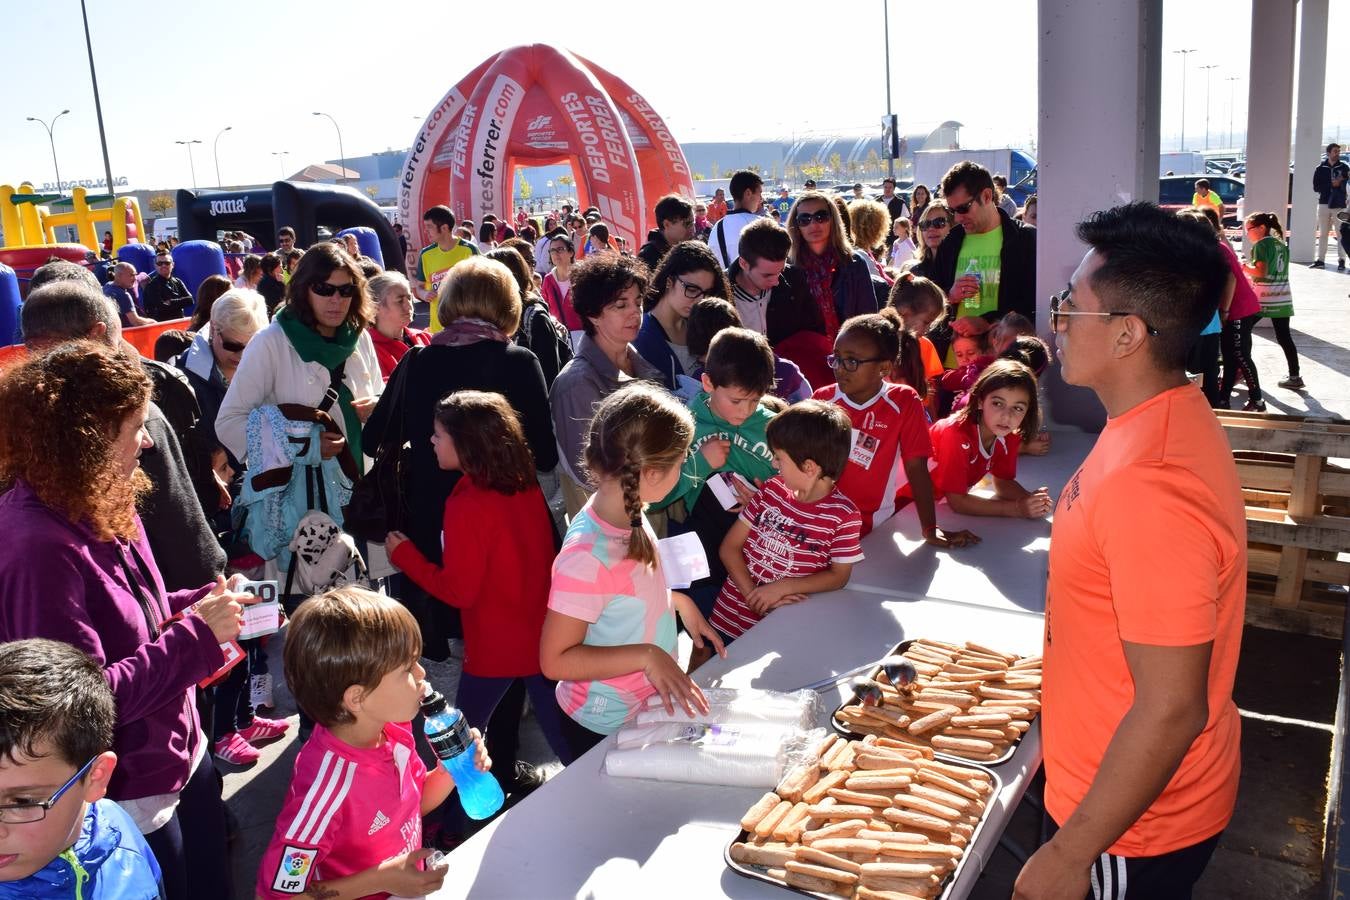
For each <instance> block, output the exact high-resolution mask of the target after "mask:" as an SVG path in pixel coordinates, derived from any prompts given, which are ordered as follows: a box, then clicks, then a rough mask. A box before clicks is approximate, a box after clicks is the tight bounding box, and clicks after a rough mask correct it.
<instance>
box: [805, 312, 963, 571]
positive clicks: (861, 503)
mask: <svg viewBox="0 0 1350 900" xmlns="http://www.w3.org/2000/svg"><path fill="white" fill-rule="evenodd" d="M903 327H904V325H903V322H902V321H901V319H900V316H899V314H898V313H897V312H896V311H895V310H894V309H891V308H889V307H887V308H886V309H883V310H882V311H881V312H880V313H869V314H866V315H861V316H854V317H853V318H851V319H849V320H848V321H847V322H845V323H844V324H843V326H842V327H841V328H840V329H839V336H838V337H836V338H835V341H834V353H833V354H831V355H830V357H829V358H828V359H827V360H826V362H827V363H828V364H829V366H830V368H832V369H834V380H835V385H834V386H833V387H829V386H826V387H823V388H821V389H820V390H818V391H816V393H815V397H814V398H815V399H816V400H824V401H826V402H827V403H835V404H837V405H838V406H839V407H840V408H841V409H843V411H844V413H845V415H847V416H848V418H849V421H850V422H851V423H852V425H853V446H852V450H851V451H850V452H849V458H848V465H846V466H845V467H844V474H843V475H842V476H841V477H840V479H839V489H840V490H841V491H843V492H844V494H845V495H846V496H847V497H848V498H849V499H850V500H852V501H853V502H854V504H856V505H857V507H858V510H859V511H860V512H861V513H862V521H863V534H864V535H866V534H867V533H868V532H870V531H871V530H872V529H873V528H874V527H875V526H876V525H877V524H878V523H880V522H883V521H885V520H886V519H888V518H890V517H891V516H892V515H894V514H895V512H896V510H898V509H899V508H900V502H899V499H900V498H899V491H900V488H901V487H902V486H903V485H905V484H909V485H911V487H912V494H913V497H914V502H915V503H916V504H917V507H918V508H917V512H918V515H919V524H920V526H921V527H922V529H923V538H924V540H925V541H927V542H928V543H930V544H933V545H934V546H938V547H964V546H966V545H967V544H971V543H974V542H976V541H978V540H979V538H977V537H976V536H975V535H973V534H971V533H970V532H968V531H953V532H944V531H943V530H942V529H940V528H938V526H937V516H936V514H935V513H934V511H933V483H932V481H931V480H929V477H928V458H929V457H930V456H932V454H933V447H932V443H931V442H930V440H929V437H928V420H927V417H926V416H925V415H924V411H923V403H922V401H920V399H919V395H918V393H916V392H915V390H914V388H912V387H910V386H909V385H907V384H892V383H890V382H888V381H887V380H886V376H887V375H889V374H890V373H891V370H892V368H893V367H894V366H895V363H896V359H897V357H898V356H899V354H900V331H901V329H902V328H903ZM902 470H903V471H902Z"/></svg>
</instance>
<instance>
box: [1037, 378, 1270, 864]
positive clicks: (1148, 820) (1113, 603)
mask: <svg viewBox="0 0 1350 900" xmlns="http://www.w3.org/2000/svg"><path fill="white" fill-rule="evenodd" d="M1246 599H1247V525H1246V518H1245V513H1244V509H1243V501H1242V488H1241V486H1240V485H1239V482H1238V477H1237V468H1236V466H1235V465H1234V464H1233V451H1232V450H1231V449H1230V447H1229V446H1228V441H1227V439H1226V438H1225V437H1224V434H1223V429H1222V428H1221V427H1220V426H1219V423H1218V420H1217V419H1215V417H1214V413H1213V411H1212V410H1211V409H1210V408H1209V404H1208V403H1206V402H1205V398H1204V395H1202V394H1201V393H1200V390H1199V388H1196V387H1195V386H1193V385H1184V386H1182V387H1178V388H1174V389H1172V390H1169V391H1164V392H1163V393H1161V394H1159V395H1158V396H1156V397H1153V398H1151V399H1149V400H1146V401H1145V402H1143V403H1141V404H1139V405H1138V406H1136V407H1135V408H1134V409H1131V410H1129V411H1128V412H1126V413H1124V414H1123V415H1120V416H1117V417H1116V418H1114V419H1111V420H1109V421H1108V422H1107V424H1106V428H1105V429H1103V430H1102V433H1101V435H1100V436H1099V437H1098V439H1097V444H1096V446H1095V447H1093V448H1092V452H1091V453H1089V454H1088V457H1087V459H1086V460H1084V461H1083V465H1082V466H1081V467H1080V468H1079V470H1078V472H1077V473H1075V474H1074V476H1073V478H1072V479H1070V481H1069V483H1068V484H1067V485H1066V486H1065V488H1064V492H1063V493H1062V494H1060V497H1059V503H1058V505H1057V506H1056V508H1055V519H1054V528H1053V531H1052V532H1051V542H1050V583H1049V587H1048V589H1047V592H1046V601H1045V675H1044V684H1043V690H1042V698H1041V702H1042V704H1043V708H1042V715H1041V733H1042V735H1043V740H1044V747H1045V778H1046V783H1045V808H1046V810H1047V811H1048V812H1049V813H1050V815H1051V816H1053V817H1054V819H1055V821H1057V822H1059V823H1061V824H1063V823H1064V822H1065V821H1067V820H1068V818H1069V816H1070V815H1072V814H1073V812H1074V810H1075V809H1077V807H1078V804H1079V803H1080V802H1082V800H1083V797H1084V795H1085V794H1086V793H1087V791H1088V788H1089V787H1090V786H1091V784H1092V781H1093V779H1094V778H1096V776H1097V771H1098V768H1099V766H1100V764H1101V760H1102V757H1103V756H1104V755H1105V753H1106V748H1107V745H1108V744H1109V743H1110V742H1111V738H1112V737H1113V736H1114V735H1115V732H1116V728H1117V727H1118V725H1119V724H1120V720H1121V718H1122V717H1124V715H1125V713H1126V712H1128V711H1129V708H1130V706H1131V704H1132V703H1133V702H1134V682H1133V680H1132V678H1131V676H1130V670H1129V667H1128V666H1127V665H1126V662H1125V651H1124V647H1123V645H1122V642H1123V641H1129V642H1130V643H1135V644H1149V645H1153V646H1163V647H1189V646H1194V645H1196V644H1204V643H1208V642H1210V641H1212V642H1213V643H1214V647H1213V652H1212V655H1211V657H1210V664H1209V695H1208V696H1209V721H1208V722H1206V723H1205V728H1204V731H1202V732H1201V733H1200V735H1199V737H1197V738H1196V739H1195V742H1194V743H1192V744H1191V746H1190V749H1188V750H1187V751H1186V756H1185V757H1184V758H1183V759H1182V761H1181V765H1180V766H1179V767H1178V769H1177V771H1176V773H1175V774H1174V775H1173V776H1172V780H1171V781H1170V782H1168V784H1167V787H1165V788H1164V789H1163V792H1162V794H1160V795H1159V796H1158V798H1157V799H1156V800H1154V801H1153V804H1152V805H1151V806H1150V807H1149V808H1148V809H1147V810H1146V811H1145V812H1144V814H1143V815H1142V816H1140V817H1139V819H1138V821H1136V822H1135V823H1134V824H1133V825H1131V826H1130V828H1129V830H1128V831H1126V832H1125V834H1123V835H1122V836H1121V837H1120V839H1119V840H1118V841H1116V843H1114V844H1112V845H1111V848H1110V852H1111V853H1113V854H1116V855H1119V856H1127V857H1138V856H1157V855H1159V854H1163V853H1170V852H1171V851H1173V850H1179V849H1181V848H1183V847H1188V846H1190V845H1192V844H1196V843H1199V842H1200V841H1203V840H1205V839H1207V838H1209V837H1211V836H1213V835H1215V834H1217V833H1218V832H1219V831H1221V830H1222V829H1223V828H1224V827H1225V826H1226V825H1227V824H1228V820H1229V819H1230V818H1231V817H1232V813H1233V804H1234V802H1235V800H1236V798H1237V788H1238V770H1239V766H1240V762H1241V760H1240V754H1239V749H1240V748H1239V730H1240V729H1239V722H1238V711H1237V707H1236V706H1235V705H1234V704H1233V677H1234V674H1235V672H1236V671H1237V662H1238V651H1239V648H1240V644H1241V640H1242V617H1243V608H1244V606H1245V604H1246Z"/></svg>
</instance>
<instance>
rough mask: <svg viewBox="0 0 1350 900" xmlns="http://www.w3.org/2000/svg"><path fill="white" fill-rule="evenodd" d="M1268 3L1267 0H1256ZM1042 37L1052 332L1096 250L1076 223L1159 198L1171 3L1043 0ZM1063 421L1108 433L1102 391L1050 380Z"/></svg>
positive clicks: (1046, 268) (1053, 405) (1041, 245)
mask: <svg viewBox="0 0 1350 900" xmlns="http://www.w3.org/2000/svg"><path fill="white" fill-rule="evenodd" d="M1256 2H1258V3H1260V2H1264V0H1256ZM1037 8H1038V14H1039V20H1038V23H1037V29H1038V32H1039V35H1040V38H1039V42H1040V47H1039V51H1040V52H1039V55H1040V68H1039V77H1040V87H1039V109H1040V112H1039V118H1040V122H1039V128H1040V136H1039V139H1038V141H1037V148H1038V150H1039V153H1040V155H1039V158H1038V159H1037V161H1036V162H1037V166H1038V170H1039V171H1038V185H1037V191H1038V195H1039V202H1038V207H1037V215H1036V218H1037V222H1038V223H1039V224H1038V227H1037V234H1036V242H1037V259H1036V292H1037V307H1036V325H1037V328H1038V330H1039V331H1040V333H1041V336H1042V337H1044V338H1046V339H1047V340H1052V339H1053V335H1052V334H1050V295H1051V294H1053V293H1055V292H1057V291H1060V290H1062V289H1063V288H1064V287H1065V285H1066V284H1067V283H1068V280H1069V276H1070V275H1072V274H1073V270H1074V269H1075V268H1077V266H1078V263H1079V262H1080V261H1081V260H1082V258H1083V254H1084V252H1086V248H1085V247H1084V246H1083V244H1081V243H1080V242H1079V241H1078V239H1077V238H1075V237H1074V226H1075V225H1076V224H1077V223H1078V222H1079V221H1080V220H1082V219H1084V218H1086V217H1087V216H1088V215H1090V214H1091V213H1093V212H1095V211H1097V210H1099V209H1106V208H1109V207H1112V206H1118V205H1120V204H1122V203H1128V202H1131V201H1134V200H1147V201H1151V202H1157V200H1158V129H1159V117H1160V103H1161V80H1162V0H1124V2H1122V0H1038V4H1037ZM1044 383H1045V392H1046V399H1047V401H1048V405H1049V412H1050V415H1051V418H1052V419H1053V420H1054V422H1055V423H1056V424H1058V425H1067V426H1074V427H1078V428H1083V429H1085V430H1091V431H1096V430H1100V428H1101V427H1102V425H1103V424H1104V423H1105V421H1106V412H1105V410H1103V409H1102V406H1101V404H1100V403H1099V402H1098V401H1097V398H1096V395H1095V394H1093V393H1092V392H1091V391H1088V390H1086V389H1083V388H1075V387H1072V386H1070V385H1067V384H1065V383H1064V382H1063V381H1061V380H1060V378H1059V367H1058V366H1053V367H1052V368H1051V369H1050V370H1049V371H1047V373H1046V377H1045V380H1044Z"/></svg>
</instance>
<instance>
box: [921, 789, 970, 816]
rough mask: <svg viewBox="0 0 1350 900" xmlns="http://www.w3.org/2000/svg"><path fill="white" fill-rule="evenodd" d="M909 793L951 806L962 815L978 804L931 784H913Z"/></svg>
mask: <svg viewBox="0 0 1350 900" xmlns="http://www.w3.org/2000/svg"><path fill="white" fill-rule="evenodd" d="M909 792H910V793H911V794H912V795H914V796H915V797H924V798H925V799H928V800H932V801H933V802H934V803H941V804H942V805H943V806H950V807H951V808H952V809H954V810H956V811H957V812H961V813H966V812H970V808H971V807H972V806H974V805H975V803H976V802H977V801H975V800H972V799H970V798H969V797H962V796H961V795H960V794H953V793H952V792H951V791H944V790H943V789H942V788H939V787H934V786H932V785H930V784H911V785H910V786H909Z"/></svg>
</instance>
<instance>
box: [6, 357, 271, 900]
mask: <svg viewBox="0 0 1350 900" xmlns="http://www.w3.org/2000/svg"><path fill="white" fill-rule="evenodd" d="M149 401H150V379H149V378H148V377H147V376H146V375H145V373H144V371H143V370H142V368H141V365H140V363H139V362H138V361H137V360H136V359H134V358H130V357H125V356H122V355H120V354H119V353H118V352H117V351H116V350H114V349H112V348H110V347H107V346H104V345H101V344H95V343H92V342H89V341H77V342H73V343H69V344H63V345H60V346H59V347H57V348H56V349H55V350H53V351H51V352H50V353H48V354H46V355H42V356H34V357H30V358H29V359H28V360H27V361H25V362H23V363H22V364H19V365H16V366H14V367H13V368H11V369H9V370H8V371H6V372H5V373H4V374H3V376H0V409H3V410H4V411H5V415H4V416H3V417H0V486H3V489H4V493H3V494H0V533H3V534H5V535H7V536H8V538H7V540H5V541H3V542H0V597H3V598H4V603H3V604H0V641H15V640H22V639H24V638H36V637H42V638H51V639H53V640H58V641H64V642H65V643H68V644H71V645H73V646H75V647H77V648H79V649H80V650H83V651H84V652H86V653H88V654H89V655H90V656H92V657H93V658H94V659H95V660H97V661H98V662H99V664H100V665H101V666H102V667H103V671H104V673H105V675H106V676H107V679H108V683H109V685H110V686H111V688H112V692H113V696H114V698H115V699H116V701H117V728H116V731H115V733H114V738H113V750H114V751H115V752H116V753H117V771H116V772H115V773H114V774H113V776H112V779H111V781H110V782H109V785H108V796H109V797H110V798H112V799H114V800H116V801H117V802H118V804H119V805H121V806H122V807H123V808H124V809H125V810H126V811H127V812H128V813H129V814H130V815H131V817H132V818H133V819H134V820H135V821H136V824H137V826H139V827H140V829H141V831H142V832H143V833H144V834H145V836H146V840H147V841H148V842H149V844H150V846H151V848H152V849H153V850H154V851H155V856H156V858H157V859H158V860H159V863H160V867H161V868H162V870H163V876H164V886H165V889H166V891H167V895H168V897H169V898H170V900H176V898H186V897H187V896H188V876H187V872H188V870H189V869H191V871H192V873H193V878H192V883H193V885H194V887H195V888H196V891H195V892H194V894H193V896H194V897H203V896H210V897H220V898H226V897H229V896H231V894H230V866H229V862H228V854H227V853H226V852H225V809H224V806H223V804H222V803H221V799H220V786H219V783H218V781H217V779H216V776H215V772H214V770H213V768H212V766H211V762H210V760H209V758H208V757H207V749H208V748H207V742H206V739H205V738H204V736H203V735H202V730H201V724H200V723H199V721H198V718H197V709H196V706H195V703H194V697H193V694H194V690H195V686H196V684H197V682H199V681H202V680H203V679H206V678H208V677H210V676H211V675H212V674H213V673H214V672H215V671H216V670H217V669H219V668H220V667H221V665H222V664H223V662H224V657H223V654H222V652H221V649H220V645H221V644H222V643H224V642H227V641H231V640H233V639H234V638H235V637H237V636H238V634H239V628H240V623H241V620H242V616H243V608H242V606H241V605H240V602H241V601H243V600H246V599H247V598H246V597H245V596H244V595H239V594H234V593H232V592H230V591H229V590H227V589H226V586H225V582H224V581H223V580H221V579H217V581H216V583H215V584H214V585H205V586H202V587H200V588H198V589H196V590H188V591H175V592H172V593H169V592H166V591H165V589H164V581H163V579H162V578H161V577H160V574H159V569H158V567H157V566H156V565H155V559H154V556H153V554H152V553H151V551H150V545H149V543H148V542H147V540H146V538H145V532H144V529H143V528H142V527H141V521H140V517H139V516H138V515H137V513H136V502H137V500H138V499H139V498H140V497H142V496H143V495H144V494H145V492H146V490H147V489H148V487H149V480H148V479H147V478H146V476H145V473H144V472H142V471H141V470H140V468H139V465H138V460H139V457H140V454H141V451H142V450H145V449H149V447H150V446H152V445H151V442H150V439H149V437H148V436H147V435H146V432H145V418H146V415H147V412H148V407H149ZM194 604H196V605H195V607H193V605H194ZM188 607H193V609H192V610H191V611H187V610H188ZM179 613H185V614H184V615H183V616H182V617H181V618H180V619H179V620H177V621H174V622H173V623H172V624H170V623H169V620H170V619H171V618H173V617H174V616H175V615H177V614H179Z"/></svg>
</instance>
